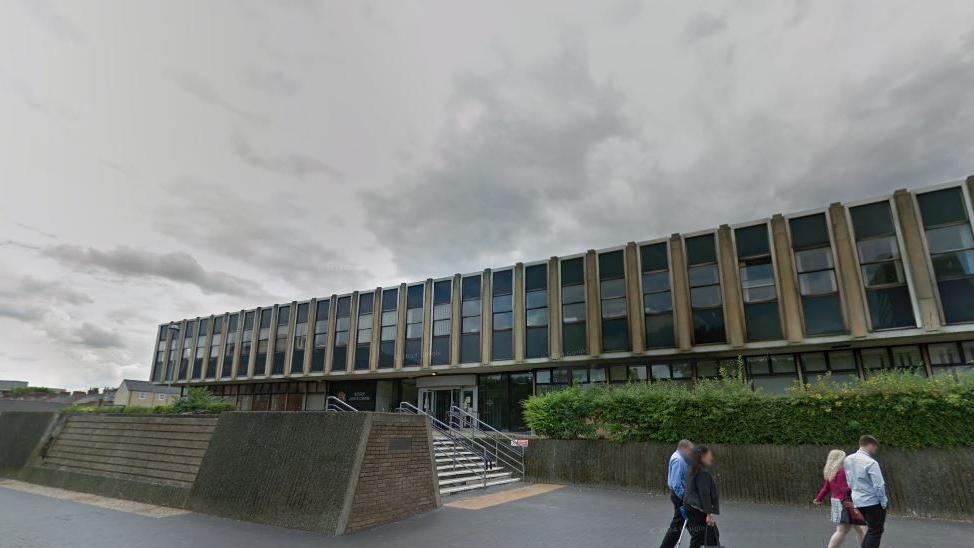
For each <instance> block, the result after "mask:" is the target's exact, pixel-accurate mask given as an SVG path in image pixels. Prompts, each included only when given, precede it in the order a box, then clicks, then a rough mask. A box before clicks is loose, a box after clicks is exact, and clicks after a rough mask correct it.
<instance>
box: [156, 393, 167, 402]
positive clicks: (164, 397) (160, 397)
mask: <svg viewBox="0 0 974 548" xmlns="http://www.w3.org/2000/svg"><path fill="white" fill-rule="evenodd" d="M157 397H158V399H159V401H166V395H165V394H159V395H158V396H157Z"/></svg>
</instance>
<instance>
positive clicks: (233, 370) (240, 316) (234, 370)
mask: <svg viewBox="0 0 974 548" xmlns="http://www.w3.org/2000/svg"><path fill="white" fill-rule="evenodd" d="M246 318H247V311H246V310H241V311H239V312H237V344H236V347H235V348H234V349H233V363H232V364H231V365H230V377H231V378H233V379H236V378H237V375H238V374H239V372H240V371H239V370H240V361H241V360H242V359H243V358H241V356H240V352H241V350H240V346H241V345H242V344H243V331H244V320H245V319H246Z"/></svg>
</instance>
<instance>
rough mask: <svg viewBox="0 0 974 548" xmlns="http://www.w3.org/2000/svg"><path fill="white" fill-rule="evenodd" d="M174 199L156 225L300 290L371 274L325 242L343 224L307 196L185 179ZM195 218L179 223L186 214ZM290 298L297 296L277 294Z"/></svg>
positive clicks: (338, 284) (329, 288)
mask: <svg viewBox="0 0 974 548" xmlns="http://www.w3.org/2000/svg"><path fill="white" fill-rule="evenodd" d="M170 189H171V191H170V192H167V193H166V195H167V196H170V197H172V198H171V200H169V201H165V202H163V203H161V204H160V206H159V209H158V210H157V212H156V227H157V228H158V230H160V231H161V232H162V233H163V234H166V235H168V236H171V237H174V238H177V239H179V240H180V241H186V242H193V243H194V245H196V246H198V247H199V248H200V249H203V250H205V251H206V253H212V254H216V255H220V256H223V257H226V258H229V259H233V260H235V261H239V262H241V263H243V264H248V265H254V266H255V267H257V268H259V269H260V270H261V272H263V273H266V274H267V275H270V276H273V277H276V278H278V279H280V280H283V281H285V282H287V283H289V284H291V285H292V286H294V287H296V288H301V290H302V292H311V293H315V294H320V293H324V292H330V291H334V290H337V288H338V287H347V286H348V285H349V284H353V285H352V287H357V285H354V284H356V283H357V281H360V280H362V279H363V278H365V277H367V273H366V272H365V271H364V270H363V269H362V268H361V267H360V266H359V265H357V264H353V263H350V262H349V261H348V260H347V259H345V258H344V257H343V256H342V255H341V254H340V253H338V252H337V251H335V250H334V249H332V248H329V247H327V246H326V245H325V244H324V243H323V242H327V241H328V240H331V239H339V238H341V237H342V236H341V234H340V233H339V230H341V227H340V226H339V225H338V224H336V223H333V222H331V220H330V219H327V218H323V217H321V216H320V215H319V212H318V211H317V210H315V209H310V208H309V207H308V205H307V204H306V203H305V202H306V198H303V197H301V196H300V195H297V194H289V193H288V192H286V191H283V190H282V191H276V192H274V193H273V197H272V199H261V198H256V197H255V198H253V200H257V201H256V202H255V201H252V199H251V197H250V196H248V195H247V194H246V193H242V192H239V190H235V189H230V188H224V187H221V186H219V185H217V184H214V183H208V182H204V181H201V180H198V179H192V178H184V179H182V180H181V181H179V182H176V183H173V184H172V185H171V186H170ZM187 216H188V217H190V218H193V219H194V222H192V223H185V222H181V221H180V219H182V218H185V217H187ZM279 297H281V298H289V299H290V298H292V297H293V295H286V296H279Z"/></svg>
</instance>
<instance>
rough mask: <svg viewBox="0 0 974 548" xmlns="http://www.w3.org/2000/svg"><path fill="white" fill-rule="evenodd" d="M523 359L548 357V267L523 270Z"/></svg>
mask: <svg viewBox="0 0 974 548" xmlns="http://www.w3.org/2000/svg"><path fill="white" fill-rule="evenodd" d="M524 308H525V314H524V315H525V318H524V322H525V327H526V337H525V344H524V357H525V358H528V359H533V358H546V357H548V265H547V264H536V265H531V266H527V267H525V268H524Z"/></svg>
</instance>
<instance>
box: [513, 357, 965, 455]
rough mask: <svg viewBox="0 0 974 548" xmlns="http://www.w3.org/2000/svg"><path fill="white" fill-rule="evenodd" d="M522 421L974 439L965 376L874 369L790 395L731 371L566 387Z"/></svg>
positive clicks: (718, 438) (579, 428)
mask: <svg viewBox="0 0 974 548" xmlns="http://www.w3.org/2000/svg"><path fill="white" fill-rule="evenodd" d="M524 415H525V419H526V421H527V424H528V425H529V426H530V427H531V429H532V430H534V432H535V433H536V434H538V435H541V436H546V437H551V438H557V439H576V438H608V439H612V440H618V441H657V442H667V443H675V442H677V441H679V440H680V439H682V438H689V439H692V440H694V441H699V442H703V443H727V444H778V445H804V444H815V445H854V444H855V443H856V442H857V440H858V438H859V436H860V435H862V434H864V433H869V434H872V435H874V436H876V437H877V438H879V439H880V441H881V442H882V443H884V444H886V445H889V446H893V447H900V448H904V449H917V448H922V447H971V446H974V378H966V379H963V380H960V381H958V380H955V379H953V378H950V377H938V378H934V379H925V378H922V377H919V376H917V375H913V374H910V373H884V374H878V375H875V376H871V377H870V379H868V380H866V381H862V382H857V383H854V384H844V385H829V384H826V383H821V384H816V385H814V386H810V387H808V386H801V385H798V384H797V383H796V386H795V387H794V388H792V395H791V396H766V395H762V394H761V393H755V392H753V391H751V390H750V388H749V387H748V385H747V384H746V383H745V382H744V381H743V380H742V379H741V378H740V377H739V376H736V375H728V376H726V377H725V378H723V379H719V380H705V381H700V382H699V383H697V384H696V385H695V386H694V387H693V388H692V389H691V387H688V386H685V385H682V384H677V383H673V382H661V383H655V384H650V385H647V384H631V385H626V386H624V387H609V386H606V387H599V388H595V389H592V390H587V391H585V390H580V389H578V388H572V389H568V390H563V391H558V392H551V393H548V394H544V395H540V396H535V397H533V398H531V399H529V400H528V401H526V402H525V403H524Z"/></svg>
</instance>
